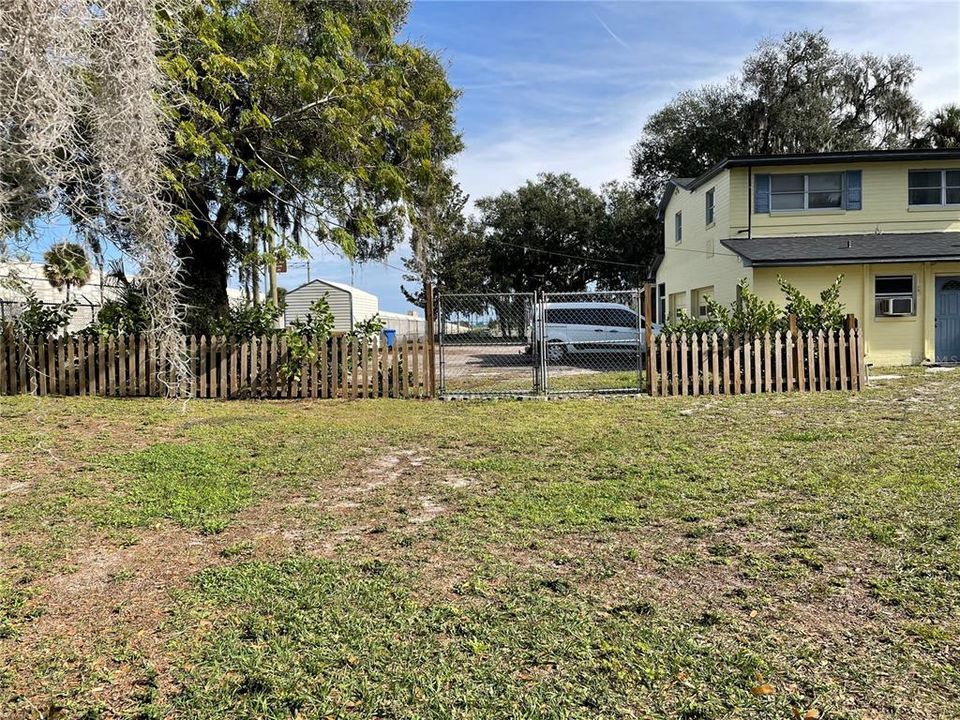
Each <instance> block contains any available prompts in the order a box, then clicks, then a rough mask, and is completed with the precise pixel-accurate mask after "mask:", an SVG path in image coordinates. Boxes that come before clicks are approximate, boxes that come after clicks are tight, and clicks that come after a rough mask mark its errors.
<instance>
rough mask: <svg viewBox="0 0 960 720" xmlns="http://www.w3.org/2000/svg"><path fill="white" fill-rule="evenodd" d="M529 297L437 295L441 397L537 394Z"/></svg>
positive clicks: (538, 380)
mask: <svg viewBox="0 0 960 720" xmlns="http://www.w3.org/2000/svg"><path fill="white" fill-rule="evenodd" d="M534 301H535V298H534V294H533V293H456V294H454V293H449V294H448V293H438V295H437V308H436V316H437V326H438V327H437V336H438V338H439V342H438V351H439V360H440V388H439V390H440V396H441V397H447V398H450V397H499V396H526V395H537V394H538V393H539V392H540V388H541V387H542V385H543V383H542V382H541V377H542V374H541V368H540V362H539V358H538V357H537V356H536V350H537V343H535V342H534V341H533V338H532V337H531V332H532V330H533V322H532V318H533V310H534V306H535V302H534Z"/></svg>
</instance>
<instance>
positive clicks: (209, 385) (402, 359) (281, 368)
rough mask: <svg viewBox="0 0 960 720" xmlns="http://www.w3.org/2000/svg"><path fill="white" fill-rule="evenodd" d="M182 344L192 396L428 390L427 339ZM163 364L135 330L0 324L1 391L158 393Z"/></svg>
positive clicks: (354, 395) (355, 395) (191, 340)
mask: <svg viewBox="0 0 960 720" xmlns="http://www.w3.org/2000/svg"><path fill="white" fill-rule="evenodd" d="M182 343H183V345H182V348H183V350H184V352H185V353H186V355H187V358H188V363H189V365H190V367H191V369H192V371H193V376H194V379H193V382H192V386H191V388H190V392H189V395H190V396H192V397H197V398H218V399H235V398H265V399H266V398H343V399H361V398H375V397H393V398H401V397H403V398H421V397H431V396H432V395H433V390H432V388H433V382H434V371H433V363H432V352H431V349H430V348H431V347H432V346H431V345H430V343H429V339H425V338H417V339H416V340H401V341H397V342H396V343H395V344H394V346H393V347H392V348H390V347H388V346H387V342H386V338H385V337H384V336H383V335H381V336H380V337H374V338H372V339H364V338H357V337H353V336H348V335H344V334H342V333H335V334H334V335H333V336H332V337H330V338H329V339H327V340H326V341H323V340H320V341H308V346H309V347H310V350H311V351H310V352H309V353H308V354H307V356H306V357H305V358H303V359H300V360H298V359H297V357H296V354H295V353H292V352H291V350H290V348H288V347H287V340H286V338H285V337H283V336H282V335H281V336H273V337H255V338H249V339H246V338H245V339H238V338H231V337H206V336H200V337H196V336H192V337H184V338H183V339H182ZM163 375H164V369H163V368H160V367H158V364H157V355H156V353H155V352H153V351H152V347H151V344H150V342H149V341H148V339H147V338H146V337H144V336H140V335H111V336H108V337H104V336H100V337H96V336H72V337H71V336H66V337H53V336H51V337H42V338H17V337H15V336H13V334H12V333H11V332H10V331H9V330H7V331H5V332H3V333H2V334H0V394H2V395H17V394H25V393H34V392H36V393H37V394H38V395H101V396H108V397H150V396H161V395H164V394H165V393H166V388H167V384H166V382H165V381H164V380H165V379H164V377H163Z"/></svg>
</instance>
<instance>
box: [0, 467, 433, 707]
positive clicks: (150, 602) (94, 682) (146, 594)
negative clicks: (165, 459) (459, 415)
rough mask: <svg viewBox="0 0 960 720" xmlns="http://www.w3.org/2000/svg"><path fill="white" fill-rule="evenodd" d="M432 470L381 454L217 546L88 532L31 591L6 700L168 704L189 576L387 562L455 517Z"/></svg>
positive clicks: (270, 497)
mask: <svg viewBox="0 0 960 720" xmlns="http://www.w3.org/2000/svg"><path fill="white" fill-rule="evenodd" d="M428 459H429V458H428V457H427V456H426V455H424V454H422V452H420V451H412V450H403V449H393V450H389V451H386V452H385V451H383V450H379V451H378V452H377V455H376V456H373V457H369V458H364V459H362V460H358V461H355V462H351V463H350V464H349V465H348V466H346V467H345V468H343V470H342V471H341V472H339V473H337V474H336V475H334V476H333V477H331V478H328V479H324V480H320V481H318V482H317V483H316V484H315V485H312V486H308V487H304V488H303V489H302V490H301V491H300V492H298V493H295V494H293V495H286V494H284V493H283V492H273V493H270V494H266V495H264V496H263V497H262V498H261V499H260V501H259V502H256V503H255V504H254V505H252V506H250V507H249V508H247V509H245V510H243V511H241V512H239V513H238V514H236V515H235V516H234V517H232V518H231V521H230V524H229V525H228V526H227V528H226V529H225V530H224V531H223V532H221V533H219V534H216V535H203V534H200V533H198V532H196V531H192V530H186V529H183V528H180V527H177V526H174V525H172V524H170V523H165V524H163V526H161V527H157V528H152V529H146V530H140V531H137V533H136V536H137V539H136V542H134V543H132V544H127V545H124V546H117V545H116V543H115V542H111V540H110V539H109V538H108V537H107V536H105V535H103V534H98V533H96V532H94V531H92V530H89V529H88V530H87V531H86V533H85V534H87V537H86V538H85V539H84V540H83V541H82V542H80V543H78V545H77V547H78V549H77V550H75V551H73V552H71V553H69V554H68V556H67V557H66V558H65V559H64V560H63V561H62V562H61V563H58V564H57V566H56V569H57V571H56V572H54V573H53V574H49V573H47V574H45V575H44V576H42V577H40V578H39V579H37V580H35V581H33V582H32V583H31V586H30V587H29V588H28V590H29V592H30V593H31V594H33V595H34V597H33V599H32V600H31V601H30V605H31V606H32V607H33V608H36V610H37V611H38V615H37V616H36V617H35V618H33V619H31V620H28V621H25V622H24V623H23V625H22V627H21V628H20V629H19V630H20V632H19V634H18V636H17V637H16V638H15V639H13V640H7V641H5V643H4V645H5V647H4V646H0V660H2V663H0V664H3V665H6V666H7V667H8V668H9V670H10V671H11V675H12V676H13V677H14V678H15V679H14V681H13V682H12V684H11V685H10V686H9V687H8V688H6V692H7V693H8V696H9V697H11V698H17V701H16V702H17V704H18V706H20V707H22V708H24V710H23V713H24V717H28V716H29V712H28V710H27V708H30V707H32V708H40V709H46V710H47V711H48V710H49V709H50V708H51V707H59V706H65V705H66V706H69V703H70V701H71V699H73V698H81V699H83V700H81V702H88V701H90V700H94V701H95V702H97V703H100V704H102V705H103V706H104V707H105V708H107V709H109V710H110V711H111V712H115V713H124V712H128V711H130V710H131V709H132V708H133V707H134V706H135V705H136V703H137V702H138V700H137V698H138V697H140V696H142V695H143V694H144V692H145V688H147V689H150V690H151V691H159V693H160V694H161V696H167V697H169V696H170V695H171V694H172V693H174V692H176V687H175V686H174V685H173V684H172V683H173V681H172V677H173V676H174V673H172V672H171V670H172V668H171V667H170V662H171V659H170V658H168V657H167V655H166V653H165V646H166V645H167V643H168V641H169V639H170V635H171V633H175V632H176V628H171V627H169V626H168V625H166V620H167V619H168V617H169V613H170V610H171V606H172V603H173V602H174V597H173V595H174V593H175V592H176V591H177V590H178V589H182V588H184V587H186V586H187V584H188V583H189V580H190V578H191V577H193V576H194V575H196V574H197V573H198V572H201V571H203V570H204V569H207V568H212V567H216V566H219V565H223V564H226V563H232V562H236V561H237V559H238V558H242V559H247V560H264V561H269V560H274V559H277V558H280V557H283V556H285V555H289V554H291V553H306V554H311V555H315V556H319V557H328V558H333V557H336V556H337V555H338V554H339V553H341V552H342V551H344V549H351V550H356V549H362V553H363V554H364V555H374V556H377V555H380V554H384V555H389V554H390V551H391V547H392V546H393V544H394V542H395V538H394V535H395V533H397V532H406V531H422V530H423V528H424V526H426V525H428V524H429V523H430V522H432V521H433V520H434V519H435V518H437V517H439V516H441V515H442V514H444V513H446V512H447V511H448V509H449V508H448V507H447V505H446V504H444V503H443V502H441V501H440V500H439V499H438V498H437V494H436V493H435V492H433V491H432V490H431V487H430V482H431V478H432V473H430V472H427V471H426V470H425V467H424V466H425V465H426V464H427V463H428ZM8 489H10V488H8ZM2 554H6V553H4V552H3V551H0V555H2ZM52 668H56V672H55V673H51V672H49V670H50V669H52ZM2 691H3V689H2V688H0V692H2ZM2 697H3V695H2V694H0V700H2Z"/></svg>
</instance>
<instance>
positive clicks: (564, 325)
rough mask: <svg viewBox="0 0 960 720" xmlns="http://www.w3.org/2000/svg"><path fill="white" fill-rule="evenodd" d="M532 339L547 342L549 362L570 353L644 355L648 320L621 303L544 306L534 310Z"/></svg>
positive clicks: (568, 303)
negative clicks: (542, 324) (541, 329)
mask: <svg viewBox="0 0 960 720" xmlns="http://www.w3.org/2000/svg"><path fill="white" fill-rule="evenodd" d="M540 322H543V323H544V327H543V333H542V334H541V332H540V328H539V325H538V323H540ZM652 329H653V333H654V335H656V334H657V333H659V332H660V326H659V325H656V324H655V325H653V327H652ZM530 337H531V341H532V342H534V341H535V339H536V338H543V339H545V340H546V355H547V360H548V361H549V362H557V361H559V360H561V359H563V357H564V356H565V355H568V354H575V353H589V354H600V353H614V352H616V353H637V352H638V351H639V352H641V353H642V352H645V351H646V348H647V340H646V331H645V324H644V319H643V318H642V317H640V316H639V315H637V313H635V312H634V311H633V310H631V309H630V308H629V307H627V306H626V305H620V304H617V303H604V302H566V303H562V302H561V303H541V304H539V305H536V306H534V308H533V318H532V319H531V322H530ZM531 349H532V348H531Z"/></svg>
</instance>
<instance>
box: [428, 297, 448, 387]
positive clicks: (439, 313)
mask: <svg viewBox="0 0 960 720" xmlns="http://www.w3.org/2000/svg"><path fill="white" fill-rule="evenodd" d="M436 322H437V326H438V327H437V337H438V338H439V341H440V342H439V348H438V350H439V355H440V390H439V392H438V393H437V396H438V397H441V398H442V397H443V395H444V388H445V387H446V377H447V373H446V371H445V365H444V360H443V328H444V325H446V322H445V321H444V319H443V295H442V294H441V292H440V290H439V289H438V290H437V314H436ZM431 332H433V329H432V328H431Z"/></svg>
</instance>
